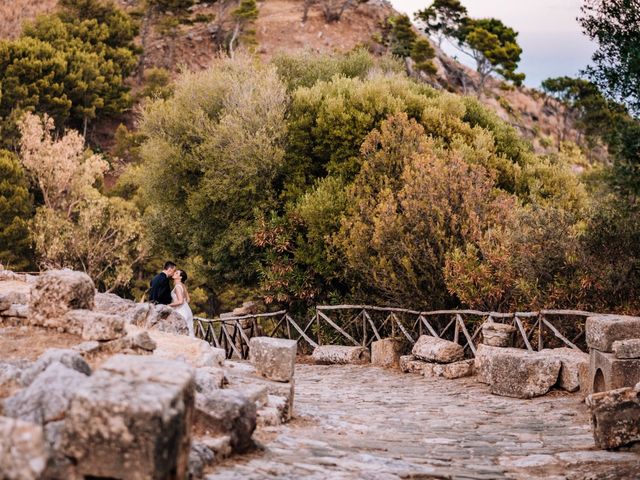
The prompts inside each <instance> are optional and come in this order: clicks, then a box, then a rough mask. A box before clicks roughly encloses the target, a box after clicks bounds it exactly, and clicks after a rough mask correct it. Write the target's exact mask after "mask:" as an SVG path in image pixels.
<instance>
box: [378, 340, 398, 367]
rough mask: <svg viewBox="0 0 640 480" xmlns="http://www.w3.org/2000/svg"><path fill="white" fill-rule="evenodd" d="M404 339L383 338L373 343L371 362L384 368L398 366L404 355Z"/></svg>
mask: <svg viewBox="0 0 640 480" xmlns="http://www.w3.org/2000/svg"><path fill="white" fill-rule="evenodd" d="M402 346H403V345H402V340H401V339H399V338H383V339H382V340H378V341H375V342H373V343H372V344H371V364H372V365H376V366H378V367H383V368H398V367H399V366H400V356H401V355H402Z"/></svg>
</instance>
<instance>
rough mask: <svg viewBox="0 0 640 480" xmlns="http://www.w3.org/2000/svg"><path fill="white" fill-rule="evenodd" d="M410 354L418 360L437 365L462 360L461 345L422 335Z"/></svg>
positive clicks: (462, 350)
mask: <svg viewBox="0 0 640 480" xmlns="http://www.w3.org/2000/svg"><path fill="white" fill-rule="evenodd" d="M411 353H413V355H414V356H416V357H417V358H418V359H420V360H425V361H427V362H437V363H453V362H458V361H460V360H462V359H463V358H464V349H463V348H462V345H458V344H457V343H455V342H450V341H449V340H443V339H442V338H436V337H431V336H429V335H422V336H421V337H420V338H419V339H418V341H417V342H416V343H415V345H414V346H413V350H412V351H411Z"/></svg>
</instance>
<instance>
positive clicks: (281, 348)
mask: <svg viewBox="0 0 640 480" xmlns="http://www.w3.org/2000/svg"><path fill="white" fill-rule="evenodd" d="M297 350H298V342H296V341H295V340H287V339H283V338H270V337H253V338H251V339H250V340H249V357H250V360H251V363H252V365H253V366H254V367H256V372H257V373H258V375H261V376H263V377H265V378H268V379H269V380H275V381H277V382H288V381H289V380H291V379H292V378H293V374H294V371H295V366H296V353H297Z"/></svg>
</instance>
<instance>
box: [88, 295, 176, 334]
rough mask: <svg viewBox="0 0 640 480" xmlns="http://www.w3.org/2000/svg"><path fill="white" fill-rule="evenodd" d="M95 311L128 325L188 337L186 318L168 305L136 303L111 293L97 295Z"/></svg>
mask: <svg viewBox="0 0 640 480" xmlns="http://www.w3.org/2000/svg"><path fill="white" fill-rule="evenodd" d="M95 304H96V306H95V310H96V311H99V312H103V313H108V314H112V315H118V316H120V317H122V318H123V319H124V320H125V322H126V323H128V324H131V325H135V326H138V327H141V328H145V329H153V330H159V331H161V332H167V333H175V334H181V335H187V334H188V333H189V330H188V328H187V325H186V323H185V320H184V318H182V316H181V315H180V314H179V313H177V312H176V311H175V310H174V309H173V308H171V307H168V306H166V305H154V304H151V303H136V302H133V301H131V300H125V299H123V298H120V297H118V296H117V295H113V294H109V293H98V294H96V300H95Z"/></svg>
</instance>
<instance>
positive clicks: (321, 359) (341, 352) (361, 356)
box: [311, 345, 371, 365]
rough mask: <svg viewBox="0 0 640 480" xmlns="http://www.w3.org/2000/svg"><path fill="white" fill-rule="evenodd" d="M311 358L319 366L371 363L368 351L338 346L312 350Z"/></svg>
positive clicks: (325, 346) (321, 346)
mask: <svg viewBox="0 0 640 480" xmlns="http://www.w3.org/2000/svg"><path fill="white" fill-rule="evenodd" d="M311 358H312V359H313V360H314V361H315V362H316V363H318V364H320V365H332V364H337V365H340V364H342V365H345V364H353V365H365V364H367V363H370V362H371V356H370V355H369V350H368V349H366V348H364V347H343V346H340V345H320V346H319V347H316V348H315V349H314V350H313V354H312V355H311Z"/></svg>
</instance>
